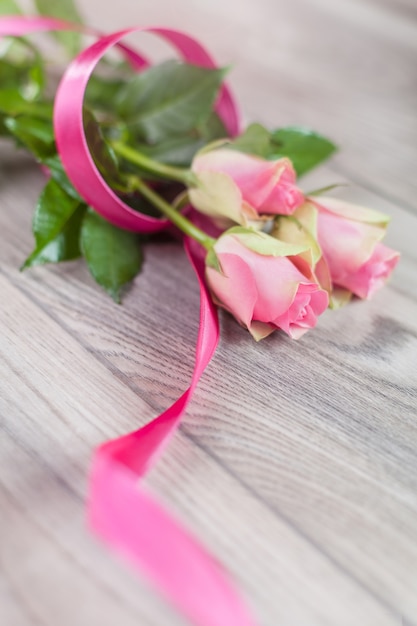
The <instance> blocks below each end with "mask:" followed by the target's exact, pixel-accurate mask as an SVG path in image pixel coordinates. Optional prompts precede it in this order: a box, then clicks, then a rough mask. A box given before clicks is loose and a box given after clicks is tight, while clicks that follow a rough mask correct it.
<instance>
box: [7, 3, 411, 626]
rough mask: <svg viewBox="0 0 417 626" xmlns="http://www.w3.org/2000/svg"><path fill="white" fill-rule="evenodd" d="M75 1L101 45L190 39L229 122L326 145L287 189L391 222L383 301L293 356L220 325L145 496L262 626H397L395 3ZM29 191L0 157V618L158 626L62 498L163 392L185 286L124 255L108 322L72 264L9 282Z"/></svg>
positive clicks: (45, 624)
mask: <svg viewBox="0 0 417 626" xmlns="http://www.w3.org/2000/svg"><path fill="white" fill-rule="evenodd" d="M23 4H25V2H23ZM26 5H29V0H27V2H26ZM82 8H83V9H84V12H85V15H86V16H87V18H88V20H89V21H90V22H91V23H94V25H97V26H99V27H102V28H103V29H106V30H114V29H116V28H118V27H123V26H125V25H126V24H130V25H132V24H136V23H138V22H141V23H162V22H164V23H165V24H167V25H170V26H177V27H179V28H181V29H184V30H188V31H191V32H193V33H195V34H196V35H197V36H199V37H200V38H201V39H202V40H203V41H205V42H206V43H207V45H208V47H209V48H210V49H211V50H212V51H213V52H214V53H215V55H216V57H217V58H219V60H220V61H221V62H222V63H224V64H226V63H227V64H228V63H230V62H231V61H232V62H234V64H235V69H234V71H233V73H232V74H231V82H232V85H233V87H234V88H235V90H236V93H237V95H238V98H239V101H241V102H242V105H243V108H244V116H245V118H246V119H248V120H252V119H258V120H260V121H263V122H264V123H265V124H267V125H271V126H275V125H280V124H287V123H303V124H306V125H309V126H311V127H313V128H316V129H317V130H320V131H322V132H323V133H325V134H328V135H329V136H330V137H332V138H333V139H335V140H336V142H337V143H339V144H340V145H341V147H342V148H343V151H342V152H341V153H340V155H338V156H337V157H336V158H335V159H334V160H333V162H332V163H331V165H330V167H327V168H320V170H318V171H317V172H315V173H314V174H313V175H310V176H308V177H306V178H305V179H304V181H303V183H302V184H303V186H304V188H305V189H311V188H314V187H318V186H321V185H322V184H326V183H329V182H338V180H342V181H348V182H349V181H352V180H353V181H356V182H357V183H360V184H359V185H358V184H357V185H354V186H350V187H349V188H347V189H341V190H340V194H341V196H342V197H346V198H347V199H350V200H352V201H356V202H359V203H361V204H364V205H369V206H373V207H375V208H378V209H380V210H382V211H385V212H387V213H389V214H390V215H392V217H393V218H394V219H393V222H392V224H391V226H390V230H389V234H388V239H387V241H388V244H389V245H391V246H392V247H394V248H398V249H400V250H401V252H402V260H401V263H400V265H399V267H398V269H397V270H396V272H395V274H394V276H393V278H392V280H391V282H390V285H389V287H387V288H386V289H385V290H384V291H382V292H380V293H379V294H378V295H377V296H376V297H375V298H374V299H373V300H372V301H370V302H367V303H359V302H355V303H353V304H351V305H350V306H349V307H347V308H346V309H344V310H342V311H339V312H335V313H328V314H326V315H325V316H324V317H323V319H322V320H321V322H320V324H319V327H318V328H317V329H316V330H315V331H314V332H312V333H309V334H308V335H307V336H306V337H305V338H303V339H302V340H301V341H300V342H298V343H297V342H290V341H289V340H287V339H286V338H283V337H281V336H279V335H278V334H276V335H274V336H273V337H271V338H270V339H268V340H266V341H264V342H262V343H261V344H259V345H255V344H254V343H252V342H251V340H250V338H249V337H248V336H247V333H245V332H244V331H243V330H242V329H240V328H238V327H237V326H236V324H235V322H233V320H232V319H231V318H229V317H228V316H227V315H222V316H221V323H222V342H221V345H220V348H219V350H218V352H217V355H216V356H215V359H214V361H213V364H212V365H211V366H210V367H209V369H208V371H207V373H206V374H205V376H204V378H203V380H202V382H201V384H200V386H199V388H198V391H197V394H196V398H195V400H194V402H193V404H192V406H191V409H190V411H189V413H188V415H187V418H186V421H185V423H184V425H183V426H182V427H181V430H180V433H179V435H178V437H176V438H175V441H174V442H173V445H172V446H171V447H170V449H169V451H168V453H167V455H166V456H165V457H164V459H163V460H162V462H161V464H160V465H159V466H158V467H157V469H156V470H155V471H154V472H153V473H152V475H151V476H150V477H149V479H148V484H149V486H150V487H151V488H153V489H154V490H156V491H157V492H158V493H159V494H160V496H161V497H162V498H163V499H164V500H165V501H166V502H167V503H168V504H169V505H170V506H171V507H172V508H173V510H174V511H175V512H176V513H177V514H178V515H179V516H180V517H181V518H182V519H184V520H186V521H187V523H188V524H189V526H190V527H191V528H193V529H194V530H195V531H196V532H197V533H198V535H199V536H201V537H202V538H203V539H204V541H205V542H206V543H207V544H208V546H209V547H210V548H211V549H212V550H213V552H214V553H215V554H217V555H218V556H219V557H220V558H221V560H222V561H224V562H225V564H226V566H227V567H228V568H229V569H230V571H231V572H232V573H233V575H234V576H235V578H236V580H237V581H238V583H239V586H240V587H241V589H242V590H243V592H244V594H245V596H246V597H247V598H248V601H249V603H250V604H251V605H253V606H254V608H255V611H256V613H257V615H258V616H259V618H260V623H261V625H262V626H276V625H277V624H278V623H279V624H297V625H298V624H308V626H316V625H317V626H326V625H329V626H335V624H337V626H345V625H346V626H351V625H352V624H364V625H366V626H373V625H375V626H385V625H386V626H391V625H392V626H397V624H400V623H401V624H402V625H404V626H405V625H406V624H407V625H408V626H416V625H417V621H416V617H415V616H416V615H417V594H416V588H417V582H416V581H417V524H416V521H417V480H416V476H417V426H416V419H415V418H416V417H417V379H416V373H415V372H416V371H417V310H416V307H417V281H416V275H417V274H416V271H417V249H416V246H415V232H416V226H417V220H416V205H415V192H416V181H415V175H414V164H415V162H416V156H417V150H416V146H417V141H416V140H417V127H416V125H415V109H416V104H417V102H416V96H417V93H416V90H415V88H414V82H415V81H414V76H415V61H416V48H417V37H416V33H417V29H416V23H415V3H414V2H412V0H398V2H396V3H395V4H394V3H393V2H392V0H378V2H376V0H361V1H359V0H336V1H333V2H330V0H311V1H310V0H293V2H291V3H288V2H275V1H274V2H273V1H272V0H263V1H262V3H261V4H259V3H253V2H250V1H249V0H242V1H241V2H240V3H239V7H238V8H237V6H236V4H235V3H225V2H219V1H217V0H211V1H210V2H208V0H207V2H206V1H205V0H203V1H202V2H199V4H198V10H197V9H196V5H195V3H194V2H193V1H192V0H177V2H176V3H164V4H163V6H162V5H161V4H159V5H158V4H155V3H152V4H149V5H147V4H145V5H144V6H141V10H140V12H138V10H137V6H136V5H135V4H134V3H131V2H128V0H119V2H118V5H117V9H116V8H115V7H112V6H110V5H109V6H106V7H103V5H102V4H101V3H100V4H99V3H98V1H97V0H91V1H90V2H89V3H86V6H84V5H83V7H82ZM144 39H146V38H144ZM136 41H141V40H140V39H139V38H136ZM146 46H147V47H148V48H149V49H150V50H151V51H152V52H154V54H155V56H156V57H157V58H160V57H161V56H162V55H165V54H166V48H164V47H163V46H158V45H155V44H154V43H153V42H151V41H150V40H149V38H147V39H146ZM42 184H43V179H42V176H41V175H40V174H39V172H38V171H37V170H36V168H34V167H33V165H32V164H31V162H30V160H29V159H27V158H25V157H23V156H22V154H19V155H17V154H16V153H15V152H14V151H13V152H11V151H10V150H9V148H8V144H2V146H1V147H0V232H1V233H2V239H3V241H2V244H1V246H0V264H1V272H2V273H1V275H0V288H1V293H2V302H1V306H0V351H1V354H2V361H1V362H0V387H1V393H0V415H1V424H2V426H1V427H2V437H1V439H0V466H1V472H0V510H1V511H2V513H1V515H0V534H1V537H3V538H6V537H7V541H6V540H0V571H1V577H0V623H2V624H3V623H4V624H7V625H8V626H27V625H28V624H32V623H33V624H41V625H42V626H55V625H56V624H60V626H61V625H62V626H73V624H74V623H76V624H77V626H87V624H88V625H90V624H95V623H100V624H103V625H104V626H106V624H109V625H110V624H115V623H116V622H118V623H121V624H123V626H125V625H126V626H130V624H133V623H140V624H144V626H148V625H149V626H154V625H155V626H156V625H157V624H170V625H172V626H180V625H181V624H183V623H184V622H183V621H182V620H181V619H180V618H179V617H178V616H177V615H176V614H175V613H174V612H173V611H172V610H171V609H170V608H169V607H167V606H166V605H165V604H164V603H163V602H162V601H161V600H160V598H159V597H158V596H157V595H156V594H154V593H152V592H151V591H150V590H149V589H148V587H147V586H146V583H145V582H144V581H141V580H140V579H137V577H136V576H135V575H133V574H132V573H131V572H129V571H128V570H127V569H126V568H125V567H124V566H123V565H122V564H120V563H118V562H117V561H116V560H115V559H114V558H113V557H112V556H111V555H110V554H108V553H107V551H106V550H105V549H103V548H102V547H101V546H100V545H98V544H96V542H95V540H94V539H93V538H92V537H90V535H89V534H88V532H87V531H86V529H85V527H84V521H83V501H84V497H85V492H86V475H87V469H88V464H89V459H90V454H91V449H92V448H93V446H94V445H96V444H97V443H98V442H99V441H102V440H103V439H105V438H107V437H110V436H113V435H116V434H118V433H121V432H127V431H129V430H130V429H132V428H134V427H136V426H137V425H138V424H139V423H144V422H145V421H146V420H148V419H150V418H151V417H152V416H153V415H155V414H157V413H158V412H159V411H160V410H162V409H163V408H165V407H166V406H167V405H168V404H169V403H170V402H171V401H172V400H174V399H175V398H176V397H177V396H178V394H179V393H180V392H181V391H182V390H183V389H185V387H186V385H187V383H188V380H189V375H190V372H191V367H192V364H191V354H192V351H193V338H194V336H195V334H196V331H197V311H198V295H197V289H196V284H195V281H194V278H193V276H192V272H191V269H190V268H189V266H188V264H187V262H186V260H185V258H184V257H183V255H182V253H181V251H180V249H179V247H178V246H177V245H176V244H174V243H172V242H166V243H165V244H164V245H162V246H156V245H150V246H149V247H148V250H147V262H146V266H145V270H144V272H143V274H142V275H141V276H140V277H139V278H138V279H137V280H136V281H135V286H134V288H133V289H132V290H131V292H130V293H129V294H128V295H127V296H126V299H125V303H124V305H123V306H122V307H118V306H116V305H114V304H113V303H112V302H111V301H110V300H109V299H108V298H107V297H106V296H105V295H104V294H102V293H101V292H100V290H99V289H98V288H97V287H96V286H95V285H94V284H93V281H92V279H91V277H89V275H88V272H87V270H86V269H85V268H83V267H82V266H81V265H79V264H76V263H75V264H64V265H63V266H61V267H57V268H39V269H36V270H33V271H30V272H27V273H25V274H24V275H19V274H18V272H17V268H18V266H19V265H20V263H21V262H22V261H23V259H24V256H25V254H26V253H27V252H28V251H29V250H30V247H31V236H30V232H29V230H30V219H31V208H32V207H33V206H34V203H35V199H36V197H37V194H38V192H39V190H40V188H41V186H42ZM156 305H158V306H156ZM74 364H76V365H75V366H74ZM62 380H65V381H66V384H65V385H62ZM17 390H18V392H17ZM184 626H185V624H184Z"/></svg>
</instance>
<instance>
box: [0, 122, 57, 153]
mask: <svg viewBox="0 0 417 626" xmlns="http://www.w3.org/2000/svg"><path fill="white" fill-rule="evenodd" d="M4 125H5V127H6V128H7V129H8V131H9V132H10V133H11V134H12V135H13V136H14V137H15V138H16V139H18V140H19V142H21V143H22V144H23V145H24V146H26V148H28V149H29V150H30V151H31V152H32V153H33V154H34V155H35V157H36V158H37V159H38V160H43V159H45V158H47V157H49V156H52V155H53V154H54V153H55V152H56V150H55V137H54V129H53V126H52V120H42V119H39V118H36V117H30V116H18V117H7V118H6V119H5V120H4Z"/></svg>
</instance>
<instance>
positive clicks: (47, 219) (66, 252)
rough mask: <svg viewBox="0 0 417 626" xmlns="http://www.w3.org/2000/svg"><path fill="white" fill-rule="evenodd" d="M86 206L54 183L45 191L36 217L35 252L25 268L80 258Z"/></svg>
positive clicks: (34, 229) (34, 225) (37, 206)
mask: <svg viewBox="0 0 417 626" xmlns="http://www.w3.org/2000/svg"><path fill="white" fill-rule="evenodd" d="M84 210H85V205H82V204H81V203H80V202H79V201H78V200H76V199H74V198H71V197H70V196H69V195H68V194H67V193H66V192H65V191H64V190H63V189H62V188H61V187H60V186H59V185H58V184H57V183H56V182H55V181H54V180H49V181H48V183H47V184H46V186H45V188H44V190H43V191H42V193H41V195H40V197H39V200H38V203H37V205H36V209H35V214H34V217H33V226H32V227H33V234H34V236H35V249H34V250H33V252H32V253H31V254H30V256H29V257H28V258H27V259H26V261H25V262H24V263H23V265H22V268H21V269H26V268H28V267H32V266H34V265H41V264H43V263H57V262H59V261H65V260H69V259H74V258H76V257H78V256H80V248H79V245H78V240H79V232H80V225H81V220H82V216H83V213H84Z"/></svg>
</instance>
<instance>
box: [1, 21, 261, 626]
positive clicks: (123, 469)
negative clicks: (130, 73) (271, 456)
mask: <svg viewBox="0 0 417 626" xmlns="http://www.w3.org/2000/svg"><path fill="white" fill-rule="evenodd" d="M80 29H82V30H83V31H84V32H87V33H89V34H93V35H95V36H96V37H97V38H98V39H97V41H96V42H95V43H94V44H93V45H91V46H89V47H88V48H86V49H85V50H84V51H83V52H82V53H81V54H80V55H79V56H78V57H77V58H76V59H74V60H73V61H72V63H71V64H70V65H69V67H68V69H67V71H66V72H65V74H64V76H63V78H62V81H61V83H60V86H59V89H58V92H57V96H56V99H55V108H54V128H55V135H56V140H57V147H58V152H59V154H60V157H61V159H62V162H63V165H64V167H65V169H66V172H67V174H68V176H69V178H70V180H71V182H72V183H73V185H74V187H75V188H76V189H77V191H78V192H79V193H80V195H82V196H83V198H84V199H85V201H86V202H87V203H88V204H90V205H91V206H92V207H93V208H94V209H96V210H97V211H98V212H99V213H101V214H102V215H103V216H104V217H105V218H106V219H108V220H109V221H111V222H113V223H114V224H116V225H117V226H120V227H123V228H128V229H130V230H134V231H138V232H156V231H158V230H161V229H163V228H165V227H166V225H167V222H166V220H160V219H156V218H152V217H149V216H146V215H141V214H139V213H137V212H135V211H133V210H132V209H131V208H130V207H129V206H128V205H126V204H125V203H123V202H122V201H121V200H120V199H119V198H118V197H117V195H116V194H115V193H114V192H113V191H112V190H111V189H110V188H109V187H108V185H107V184H106V182H105V181H104V180H103V179H102V177H101V175H100V173H99V172H98V170H97V168H96V166H95V164H94V162H93V159H92V157H91V154H90V152H89V149H88V146H87V141H86V138H85V134H84V128H83V119H82V106H83V98H84V92H85V88H86V86H87V83H88V80H89V77H90V75H91V73H92V72H93V70H94V68H95V66H96V64H97V63H98V61H99V60H100V58H101V57H102V56H103V55H104V54H105V52H106V51H107V50H108V49H109V48H110V47H112V46H114V45H118V46H119V47H120V48H121V50H122V52H123V54H125V56H126V57H127V58H128V60H129V61H130V63H131V64H132V65H133V66H134V67H135V68H137V69H141V68H143V67H146V66H147V65H148V62H147V60H146V59H145V58H144V57H142V56H141V55H139V54H138V53H136V52H135V51H134V50H132V49H131V48H130V47H127V46H125V45H123V44H121V43H120V40H121V39H122V38H123V37H124V36H126V35H128V34H130V33H133V32H135V31H138V30H142V31H146V32H150V33H153V34H155V35H158V36H160V37H163V38H164V39H165V40H167V41H168V42H169V43H170V44H171V45H173V46H174V48H176V50H177V51H178V52H179V54H180V55H181V56H182V57H183V58H184V59H185V60H186V61H188V62H190V63H195V64H197V65H201V66H205V67H215V64H214V62H213V60H212V58H211V57H210V55H209V54H208V53H207V51H206V50H205V49H204V48H203V47H202V46H201V45H200V44H199V43H198V42H197V41H196V40H195V39H193V38H191V37H189V36H188V35H186V34H184V33H181V32H179V31H175V30H169V29H165V28H158V27H156V28H131V29H127V30H123V31H120V32H117V33H113V34H111V35H106V36H103V35H101V34H100V33H97V32H96V31H92V30H87V29H84V28H82V27H80V26H79V25H75V24H71V23H68V22H63V21H61V20H55V19H52V18H24V17H20V16H12V17H7V18H3V19H1V20H0V35H11V36H23V35H27V34H30V33H33V32H37V31H46V30H80ZM216 109H217V112H218V113H219V115H220V117H221V118H222V120H223V122H224V124H225V126H226V128H227V130H228V132H229V134H230V135H234V134H236V133H237V132H238V126H239V124H238V117H237V111H236V106H235V104H234V101H233V98H232V96H231V94H230V92H229V90H228V89H227V87H225V86H223V88H222V91H221V95H220V98H219V100H218V102H217V105H216ZM185 247H186V251H187V254H188V257H189V259H190V261H191V263H192V266H193V268H194V270H195V273H196V276H197V279H198V282H199V287H200V326H199V332H198V338H197V346H196V355H195V365H194V371H193V375H192V378H191V384H190V386H189V388H188V389H187V390H186V391H185V392H184V393H183V394H182V395H181V397H180V398H178V400H177V401H176V402H175V403H174V404H173V405H172V406H171V407H169V408H168V409H167V410H166V411H165V412H164V413H162V414H161V415H159V416H158V417H157V418H155V419H154V420H153V421H152V422H150V423H148V424H147V425H146V426H144V427H143V428H141V429H139V430H137V431H135V432H133V433H130V434H128V435H125V436H123V437H120V438H118V439H115V440H113V441H109V442H107V443H105V444H103V445H102V446H100V447H99V448H98V449H97V450H96V451H95V455H94V459H93V464H92V470H91V475H90V497H89V519H90V522H91V525H92V527H93V529H94V530H95V531H96V533H98V534H99V535H100V536H101V537H102V538H103V539H104V540H105V541H106V542H107V543H109V544H110V545H111V546H112V548H113V549H115V550H116V551H117V552H119V553H121V554H122V555H123V556H125V557H127V558H128V559H129V560H130V561H131V562H133V564H134V565H135V566H137V567H138V568H140V569H141V570H142V571H144V573H145V574H146V575H147V576H148V578H149V579H150V580H151V581H152V582H153V583H154V584H155V585H156V586H157V588H158V589H159V590H160V591H161V592H162V593H163V594H164V595H165V596H166V597H168V598H169V599H170V600H171V602H172V603H173V604H174V605H175V606H176V607H177V608H178V609H179V610H180V611H181V612H182V613H183V614H184V615H185V616H186V617H188V618H189V619H190V620H191V622H192V623H194V624H195V625H196V626H255V622H254V620H253V618H252V617H251V615H250V612H249V610H248V608H247V607H246V605H245V604H244V602H243V601H242V599H241V597H240V595H239V593H238V592H237V590H236V589H235V587H234V585H233V584H232V583H231V581H230V580H229V578H228V576H227V575H226V573H225V572H224V570H223V568H222V567H221V565H220V564H219V563H218V562H217V561H216V560H215V559H214V558H213V557H212V556H211V555H210V554H209V553H208V552H207V551H206V550H205V548H204V547H202V545H201V544H200V543H199V542H198V541H197V540H196V539H195V538H194V537H193V536H192V535H191V534H190V533H189V531H187V530H186V529H185V528H184V527H183V526H182V525H181V524H180V523H179V522H178V521H177V520H176V519H174V518H173V516H172V515H171V514H170V513H168V512H167V511H166V510H165V509H164V508H163V507H162V506H161V504H159V503H158V502H157V501H156V500H155V498H154V497H152V495H151V494H150V493H149V492H148V491H147V490H146V489H145V487H144V486H143V485H141V484H140V479H141V478H142V477H143V476H144V475H145V474H146V472H147V471H149V470H150V468H151V467H152V466H153V465H154V464H155V462H156V461H157V459H158V458H159V456H160V455H161V453H162V451H163V450H164V448H165V447H166V445H167V444H168V442H169V440H170V438H171V437H172V435H173V434H174V432H175V430H176V428H177V426H178V424H179V422H180V420H181V417H182V415H183V413H184V411H185V409H186V407H187V405H188V403H189V401H190V399H191V396H192V394H193V391H194V389H195V387H196V385H197V383H198V381H199V379H200V377H201V375H202V373H203V371H204V369H205V368H206V366H207V364H208V363H209V361H210V359H211V357H212V355H213V353H214V351H215V349H216V346H217V342H218V337H219V328H218V319H217V312H216V309H215V307H214V305H213V303H212V300H211V297H210V294H209V293H208V290H207V287H206V284H205V280H204V260H203V259H202V257H201V254H199V250H198V249H197V248H196V247H195V246H194V242H190V241H188V240H186V241H185Z"/></svg>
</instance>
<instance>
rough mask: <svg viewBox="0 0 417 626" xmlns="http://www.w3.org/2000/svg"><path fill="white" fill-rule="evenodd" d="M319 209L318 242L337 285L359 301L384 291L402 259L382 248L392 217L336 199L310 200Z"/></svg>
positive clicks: (389, 249)
mask: <svg viewBox="0 0 417 626" xmlns="http://www.w3.org/2000/svg"><path fill="white" fill-rule="evenodd" d="M310 202H312V203H313V204H314V206H315V207H317V209H318V217H317V233H318V242H319V244H320V248H321V250H322V252H323V256H324V258H325V260H326V262H327V265H328V268H329V272H330V276H331V280H332V282H333V284H334V285H336V286H338V287H343V288H344V289H347V290H348V291H350V292H352V293H353V294H355V295H356V296H359V297H360V298H369V297H371V296H372V295H373V294H374V293H375V291H377V290H378V289H379V288H380V287H382V286H383V285H384V283H385V281H386V280H387V278H388V277H389V276H390V274H391V272H392V270H393V269H394V267H395V266H396V264H397V263H398V260H399V258H400V255H399V253H398V252H396V251H395V250H391V248H388V247H387V246H385V245H383V244H382V243H380V242H381V240H382V239H383V238H384V236H385V232H386V229H387V225H388V222H389V217H388V216H386V215H384V214H383V213H379V212H378V211H374V210H372V209H368V208H365V207H361V206H358V205H355V204H350V203H348V202H344V201H342V200H338V199H336V198H327V197H326V198H325V197H320V198H319V199H317V200H315V199H314V200H313V199H310Z"/></svg>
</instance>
